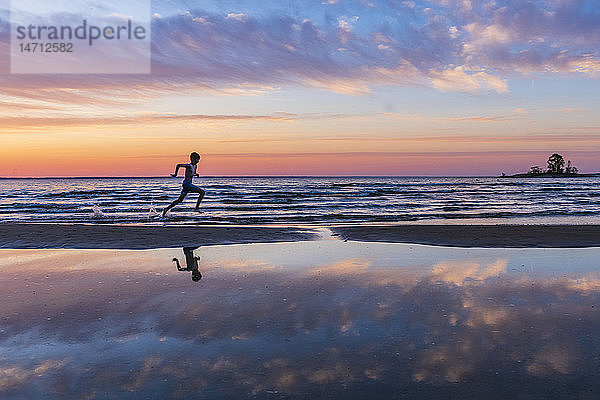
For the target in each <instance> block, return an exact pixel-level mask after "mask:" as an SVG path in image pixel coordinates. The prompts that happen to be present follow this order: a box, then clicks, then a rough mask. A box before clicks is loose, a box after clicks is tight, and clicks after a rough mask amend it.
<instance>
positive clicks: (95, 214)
mask: <svg viewBox="0 0 600 400" xmlns="http://www.w3.org/2000/svg"><path fill="white" fill-rule="evenodd" d="M92 213H93V215H92V218H104V217H105V215H104V213H103V212H102V210H101V209H100V207H98V205H97V204H94V205H93V206H92Z"/></svg>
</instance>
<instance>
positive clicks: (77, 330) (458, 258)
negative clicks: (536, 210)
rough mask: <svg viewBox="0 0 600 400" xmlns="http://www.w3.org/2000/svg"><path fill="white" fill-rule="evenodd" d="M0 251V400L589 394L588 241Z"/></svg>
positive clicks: (592, 297)
mask: <svg viewBox="0 0 600 400" xmlns="http://www.w3.org/2000/svg"><path fill="white" fill-rule="evenodd" d="M195 255H197V256H200V257H201V260H200V261H199V269H200V271H201V273H202V275H203V278H202V279H201V280H200V281H199V282H192V280H191V279H190V278H191V274H190V272H179V271H177V269H176V268H175V264H174V263H173V262H172V261H171V260H172V259H173V257H178V258H179V259H180V260H183V252H182V250H181V249H161V250H150V251H115V250H93V251H89V250H88V251H85V250H2V251H0V289H1V290H2V293H3V301H2V303H1V304H0V317H1V318H2V319H1V322H0V346H1V355H0V397H2V398H6V399H13V398H14V399H16V398H31V399H35V398H48V396H49V397H50V398H53V397H72V398H124V399H128V398H252V397H256V398H274V399H277V398H287V397H291V398H332V397H338V398H357V399H358V398H361V399H362V398H366V397H368V396H372V395H373V394H374V393H377V396H378V397H379V398H403V397H407V398H414V397H416V396H421V397H425V398H434V397H435V398H505V397H508V396H512V397H514V398H575V397H578V398H597V397H598V393H599V392H600V383H599V382H600V380H599V379H598V378H599V375H600V373H599V372H598V371H599V370H600V369H599V367H600V357H599V355H600V340H599V338H600V336H599V335H598V332H599V330H600V315H599V314H598V312H599V310H598V308H599V307H600V301H599V300H600V261H598V260H599V259H600V258H599V256H600V249H598V248H588V249H460V248H442V247H429V246H412V245H404V244H385V243H377V244H371V243H353V242H347V243H344V242H340V241H333V240H326V241H320V242H300V243H281V244H264V245H263V244H260V245H232V246H212V247H200V248H198V249H196V250H195Z"/></svg>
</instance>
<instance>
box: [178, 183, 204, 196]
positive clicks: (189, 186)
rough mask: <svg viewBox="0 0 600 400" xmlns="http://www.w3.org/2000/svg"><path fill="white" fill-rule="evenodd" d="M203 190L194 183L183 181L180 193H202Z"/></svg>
mask: <svg viewBox="0 0 600 400" xmlns="http://www.w3.org/2000/svg"><path fill="white" fill-rule="evenodd" d="M203 191H204V190H202V189H201V188H199V187H198V186H196V185H194V184H193V183H191V182H183V183H182V184H181V194H184V193H185V194H187V193H202V192H203Z"/></svg>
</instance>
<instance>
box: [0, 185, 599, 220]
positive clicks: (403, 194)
mask: <svg viewBox="0 0 600 400" xmlns="http://www.w3.org/2000/svg"><path fill="white" fill-rule="evenodd" d="M195 184H197V185H199V186H201V187H203V188H204V189H205V190H206V196H205V198H204V200H203V201H202V204H201V211H202V212H201V213H195V212H193V207H194V205H195V201H196V195H195V194H190V195H188V197H187V198H186V199H185V201H184V202H183V203H182V204H181V205H178V206H177V207H175V208H174V209H173V210H172V213H171V215H170V216H168V218H166V219H161V218H160V212H161V211H162V209H163V208H164V207H166V206H167V205H168V204H169V203H170V202H171V201H173V200H175V199H176V198H177V197H178V196H179V194H180V192H181V181H180V180H179V179H173V178H66V179H1V180H0V221H2V222H18V221H24V222H27V221H28V222H86V223H87V222H89V223H121V224H122V223H137V224H139V223H143V224H164V223H167V224H170V223H175V224H188V223H189V224H198V223H206V224H340V223H413V222H415V221H421V222H426V223H465V222H466V223H555V222H559V223H577V224H579V223H599V222H600V185H599V184H600V177H593V178H571V179H511V178H456V177H453V178H431V177H243V178H240V177H211V178H200V179H196V180H195Z"/></svg>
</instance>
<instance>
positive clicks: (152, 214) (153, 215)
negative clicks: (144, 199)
mask: <svg viewBox="0 0 600 400" xmlns="http://www.w3.org/2000/svg"><path fill="white" fill-rule="evenodd" d="M158 217H160V213H159V212H158V211H156V207H154V203H150V210H149V211H148V219H156V218H158Z"/></svg>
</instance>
